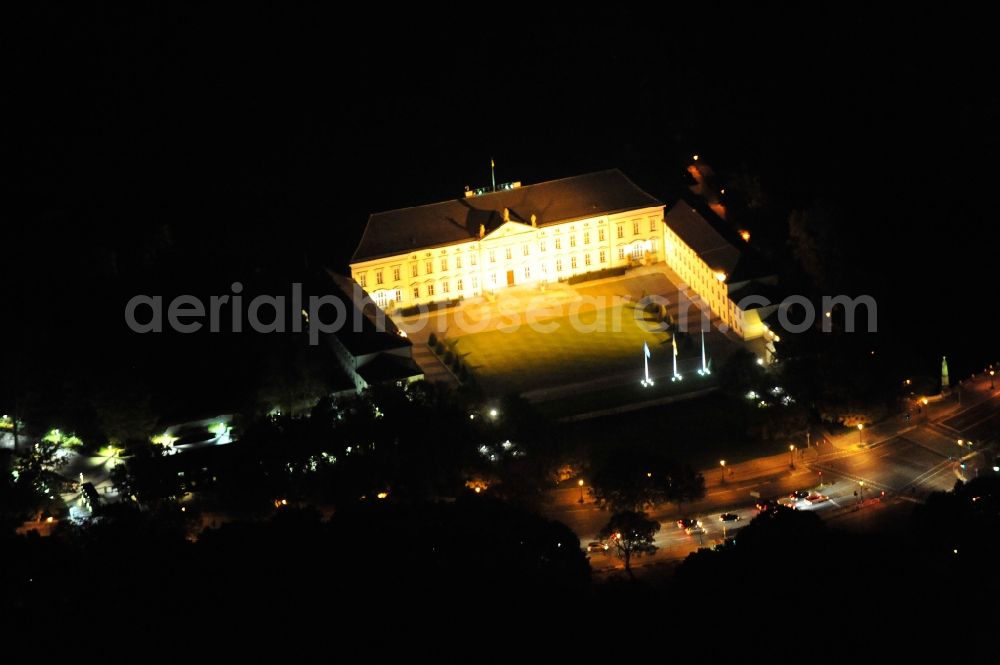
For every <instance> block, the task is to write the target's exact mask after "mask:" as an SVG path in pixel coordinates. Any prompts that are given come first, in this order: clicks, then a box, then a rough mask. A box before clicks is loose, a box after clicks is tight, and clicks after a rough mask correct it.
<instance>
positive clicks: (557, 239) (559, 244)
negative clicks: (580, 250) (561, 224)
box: [556, 238, 562, 249]
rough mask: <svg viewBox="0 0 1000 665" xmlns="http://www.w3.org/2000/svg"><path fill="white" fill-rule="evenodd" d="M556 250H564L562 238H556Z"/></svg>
mask: <svg viewBox="0 0 1000 665" xmlns="http://www.w3.org/2000/svg"><path fill="white" fill-rule="evenodd" d="M556 249H562V238H556Z"/></svg>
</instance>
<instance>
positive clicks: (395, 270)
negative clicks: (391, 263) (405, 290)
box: [392, 266, 399, 282]
mask: <svg viewBox="0 0 1000 665" xmlns="http://www.w3.org/2000/svg"><path fill="white" fill-rule="evenodd" d="M392 281H394V282H398V281H399V266H396V267H395V268H393V269H392Z"/></svg>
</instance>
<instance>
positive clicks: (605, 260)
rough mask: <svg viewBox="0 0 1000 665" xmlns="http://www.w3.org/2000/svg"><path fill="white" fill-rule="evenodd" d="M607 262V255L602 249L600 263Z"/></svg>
mask: <svg viewBox="0 0 1000 665" xmlns="http://www.w3.org/2000/svg"><path fill="white" fill-rule="evenodd" d="M607 260H608V253H607V252H605V251H604V250H603V249H602V250H601V263H606V262H607Z"/></svg>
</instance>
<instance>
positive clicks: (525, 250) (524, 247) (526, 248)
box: [521, 243, 528, 256]
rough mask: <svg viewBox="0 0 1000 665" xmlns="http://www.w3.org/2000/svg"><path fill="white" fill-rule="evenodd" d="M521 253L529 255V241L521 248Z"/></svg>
mask: <svg viewBox="0 0 1000 665" xmlns="http://www.w3.org/2000/svg"><path fill="white" fill-rule="evenodd" d="M521 253H522V254H524V255H525V256H527V255H528V244H527V243H525V244H524V246H523V247H522V248H521Z"/></svg>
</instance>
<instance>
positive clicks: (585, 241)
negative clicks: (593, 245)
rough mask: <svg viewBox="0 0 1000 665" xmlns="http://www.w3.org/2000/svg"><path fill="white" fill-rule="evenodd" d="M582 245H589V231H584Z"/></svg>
mask: <svg viewBox="0 0 1000 665" xmlns="http://www.w3.org/2000/svg"><path fill="white" fill-rule="evenodd" d="M583 244H584V245H589V244H590V231H584V232H583Z"/></svg>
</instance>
